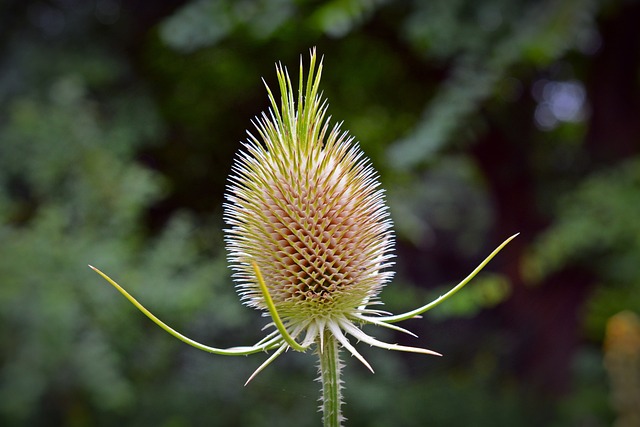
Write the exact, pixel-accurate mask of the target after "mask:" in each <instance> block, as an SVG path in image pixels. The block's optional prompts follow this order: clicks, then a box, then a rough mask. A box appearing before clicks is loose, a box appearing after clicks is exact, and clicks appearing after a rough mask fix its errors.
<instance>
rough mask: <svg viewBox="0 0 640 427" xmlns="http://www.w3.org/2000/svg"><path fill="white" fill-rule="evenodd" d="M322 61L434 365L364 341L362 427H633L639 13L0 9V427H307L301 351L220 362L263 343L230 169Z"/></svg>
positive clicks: (427, 5)
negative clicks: (247, 286) (386, 222)
mask: <svg viewBox="0 0 640 427" xmlns="http://www.w3.org/2000/svg"><path fill="white" fill-rule="evenodd" d="M313 46H316V47H317V49H318V51H319V53H320V54H322V55H324V65H325V72H324V77H323V84H322V87H323V90H324V94H325V96H326V97H328V99H329V103H330V107H329V112H330V114H331V115H332V116H333V117H334V119H332V120H335V121H344V127H345V128H346V129H349V130H350V132H351V134H352V135H354V136H355V138H356V139H357V140H358V141H359V143H360V145H361V147H362V149H363V150H364V151H365V152H366V154H367V155H368V156H369V157H370V158H371V160H372V162H373V164H374V166H375V168H376V169H377V170H378V171H379V173H380V176H381V181H382V183H383V186H384V187H385V188H386V190H387V197H388V202H389V204H390V207H391V214H392V217H393V220H394V223H395V230H396V234H397V258H396V267H395V270H396V277H395V279H394V281H393V283H392V284H391V285H389V286H388V287H387V288H385V290H384V292H383V294H382V298H383V300H384V301H385V302H386V308H387V309H388V310H390V311H393V312H400V311H402V310H407V309H410V308H414V307H415V306H417V305H418V304H420V303H422V302H426V301H428V300H430V299H431V298H433V297H435V296H437V295H439V294H441V293H442V292H444V291H445V290H446V289H448V287H450V286H451V285H452V284H454V283H456V282H457V281H458V280H460V279H461V278H463V277H464V276H466V275H467V274H468V273H469V272H470V271H471V270H472V268H473V267H474V266H475V265H476V264H477V263H478V262H479V261H480V260H482V259H483V258H484V257H485V256H486V255H487V254H488V253H489V252H490V251H491V250H493V248H494V247H495V246H497V245H498V244H499V243H500V242H501V241H502V240H504V239H505V238H506V237H508V236H510V235H512V234H514V233H516V232H520V233H521V234H520V236H519V237H518V238H517V239H516V240H515V241H514V242H512V243H511V244H510V245H509V246H508V247H507V248H506V249H505V250H504V251H503V252H502V253H501V254H500V255H499V256H498V257H497V258H496V259H495V260H494V261H492V262H491V264H490V265H489V266H488V267H487V268H486V270H485V271H484V273H483V274H481V275H480V276H479V277H478V279H477V280H475V281H474V282H473V283H472V284H471V285H469V286H468V287H467V288H465V290H464V291H463V292H461V293H459V294H458V295H456V297H455V298H454V299H453V300H451V301H449V302H447V303H446V304H444V305H442V306H440V307H438V308H437V309H435V310H433V311H432V312H429V313H428V314H427V315H425V317H424V318H423V319H416V320H411V321H409V322H407V323H406V324H405V325H404V326H406V327H408V328H409V329H411V330H413V331H415V332H417V333H418V335H419V339H414V338H412V337H408V336H402V335H397V336H396V334H393V333H391V331H387V330H378V331H375V330H373V329H368V331H369V332H370V333H373V334H374V335H376V336H378V337H381V338H384V339H385V340H389V341H397V342H401V343H403V344H407V345H418V346H426V347H428V348H431V349H434V350H437V351H440V352H442V353H444V355H445V356H444V357H442V358H434V357H426V356H420V355H411V354H399V353H393V352H387V351H383V350H380V349H377V348H369V347H368V346H366V345H359V346H358V348H359V349H360V350H361V351H362V353H363V354H364V355H365V357H367V358H368V360H369V361H370V362H371V363H372V365H373V366H374V368H375V369H376V373H375V374H374V375H372V374H370V373H369V372H368V371H367V370H366V368H364V367H363V366H361V364H359V363H358V362H357V361H356V360H355V359H353V358H351V357H347V356H345V362H346V364H347V367H346V369H345V374H344V375H345V381H346V389H345V398H346V402H347V404H346V406H345V408H344V410H345V415H346V417H347V418H348V419H349V422H348V425H350V426H423V425H430V426H514V425H517V426H541V425H545V426H593V427H597V426H609V425H613V424H614V423H617V424H616V425H619V426H638V425H640V415H639V408H640V405H638V403H640V385H639V384H640V332H639V330H640V326H639V323H640V322H639V320H638V317H637V316H638V313H639V312H640V219H639V217H640V215H639V208H640V3H639V2H636V1H623V0H611V1H604V0H601V1H597V0H564V1H560V0H559V1H553V0H548V1H534V0H483V1H475V0H430V1H419V0H413V1H410V0H405V1H383V0H332V1H308V0H238V1H232V0H191V1H184V0H161V1H144V0H128V1H122V0H46V1H45V0H41V1H35V0H34V1H22V0H3V1H2V2H1V3H0V425H3V426H22V425H29V426H49V425H51V426H53V425H55V426H74V427H75V426H112V425H127V426H150V425H154V426H166V427H182V426H204V425H207V426H257V427H259V426H303V427H304V426H317V425H319V424H320V417H319V414H318V413H317V412H316V410H317V405H318V402H317V399H318V396H319V391H318V387H319V384H318V383H316V382H314V381H313V380H314V379H315V377H316V367H315V364H316V361H315V360H314V357H313V356H312V355H311V354H299V353H294V352H290V353H288V354H286V355H285V356H283V357H281V358H280V359H278V360H277V362H276V363H275V364H274V365H272V366H270V367H269V368H268V369H267V370H266V371H264V372H263V373H261V374H260V375H259V376H258V377H257V378H256V379H255V380H254V381H253V382H252V383H251V384H249V385H248V386H247V387H243V383H244V381H245V380H246V378H247V377H248V376H249V375H250V374H251V372H253V370H254V369H255V368H256V367H257V366H258V365H259V364H260V363H262V361H263V360H264V358H265V357H266V355H260V354H258V355H253V356H250V357H246V358H245V357H241V358H225V357H222V356H213V355H209V354H206V353H203V352H200V351H198V350H195V349H193V348H191V347H188V346H186V345H184V344H182V343H180V342H178V341H177V340H175V339H174V338H172V337H170V336H169V335H167V334H165V333H164V332H163V331H161V330H160V329H159V328H157V327H156V326H155V325H153V324H152V323H151V322H150V321H149V320H148V319H146V318H145V317H144V316H142V315H141V314H140V313H139V312H137V311H136V310H135V308H134V307H132V306H131V305H130V304H129V303H128V302H127V301H126V300H124V299H123V298H122V297H121V296H120V295H119V294H117V292H116V291H115V290H114V289H113V288H111V287H110V286H109V285H108V284H106V283H105V282H104V281H103V280H102V279H101V278H100V277H98V276H97V275H96V274H95V273H93V272H92V271H90V270H89V268H87V264H88V263H91V264H93V265H96V266H98V267H100V268H101V269H103V270H104V271H105V272H107V273H109V274H111V275H112V276H113V277H114V278H115V279H116V280H118V281H120V283H122V284H124V285H125V286H126V287H127V289H129V290H130V291H131V292H132V293H133V294H134V295H135V296H136V297H137V298H139V300H141V301H142V302H143V303H144V304H146V305H147V307H149V308H150V309H152V311H153V312H155V313H156V314H157V315H158V316H159V317H160V318H162V319H164V320H165V321H167V322H168V323H169V324H170V325H172V326H173V327H175V328H176V329H178V330H180V331H183V332H184V333H186V334H187V335H189V336H192V337H194V338H195V339H197V340H199V341H201V342H205V343H210V344H211V345H215V346H219V347H222V346H233V345H241V344H252V343H254V342H256V341H257V340H258V339H259V338H261V336H262V333H261V332H260V328H261V327H262V326H263V325H264V324H265V322H266V320H265V319H264V318H262V317H260V315H259V314H258V313H257V312H255V311H253V310H250V309H248V308H246V307H243V306H242V305H241V304H240V302H239V301H238V298H237V296H236V294H235V291H234V287H233V283H232V281H231V279H230V274H229V271H228V269H227V267H226V261H225V252H224V246H223V234H222V231H221V230H222V228H223V227H224V225H223V221H222V203H223V195H224V189H225V184H226V180H227V175H228V173H229V171H230V165H231V162H232V159H233V156H234V153H235V152H236V151H237V150H238V149H239V148H240V144H241V141H243V140H245V139H246V134H245V131H246V130H247V129H250V128H251V127H252V126H251V123H250V121H251V120H252V119H253V118H254V117H255V116H256V115H258V114H259V113H260V112H262V111H264V110H265V109H266V108H267V107H268V100H267V96H266V91H265V89H264V86H263V82H262V81H261V79H262V78H264V79H265V81H266V83H267V84H270V85H271V86H272V87H273V85H274V83H275V81H276V80H275V69H274V64H275V62H276V61H282V63H283V64H284V65H287V66H289V68H290V69H292V70H294V71H295V73H294V75H295V74H297V67H298V63H299V60H300V55H303V56H304V58H305V60H307V59H308V52H309V48H311V47H313Z"/></svg>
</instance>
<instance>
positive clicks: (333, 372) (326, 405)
mask: <svg viewBox="0 0 640 427" xmlns="http://www.w3.org/2000/svg"><path fill="white" fill-rule="evenodd" d="M317 349H318V350H317V351H318V357H319V359H320V364H319V374H320V378H318V380H319V381H320V382H321V384H322V397H321V401H322V403H321V405H320V409H321V411H322V420H323V425H324V427H340V426H342V421H343V420H344V418H343V417H342V412H341V408H340V407H341V405H342V380H341V379H340V374H341V370H342V362H341V361H340V355H339V347H338V341H337V340H336V338H335V337H334V336H333V334H331V333H329V332H327V331H324V332H323V337H322V340H320V342H319V343H318V347H317Z"/></svg>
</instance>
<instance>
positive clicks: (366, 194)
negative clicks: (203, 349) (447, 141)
mask: <svg viewBox="0 0 640 427" xmlns="http://www.w3.org/2000/svg"><path fill="white" fill-rule="evenodd" d="M315 58H316V56H315V51H312V52H311V65H310V69H309V76H308V78H307V80H306V82H305V81H304V74H303V70H302V63H301V66H300V85H299V93H298V96H297V102H294V87H293V86H292V84H291V80H290V78H289V75H288V72H287V70H286V69H283V67H282V66H277V67H276V68H277V74H278V81H279V83H280V90H281V92H282V96H281V99H282V101H281V103H280V105H278V103H277V102H276V100H275V98H274V97H273V95H272V94H271V91H269V95H270V99H271V104H272V105H271V110H270V112H269V114H264V113H263V114H262V116H261V117H260V118H259V119H257V120H256V121H255V122H254V124H255V127H256V131H257V136H254V135H253V134H252V133H250V132H248V133H249V141H248V142H246V143H245V151H244V152H242V153H240V155H239V156H238V157H237V158H236V160H235V163H234V165H233V169H232V171H233V172H232V176H231V177H230V182H231V184H230V186H229V188H228V194H227V201H228V203H226V204H225V218H226V221H227V223H228V224H229V225H230V228H229V229H227V230H226V232H227V235H226V243H227V249H228V253H229V261H230V264H231V266H232V269H233V270H234V275H233V276H234V278H235V280H236V282H237V284H238V290H239V293H240V295H241V298H242V300H243V302H244V303H246V304H247V305H249V306H251V307H254V308H258V309H263V310H265V309H267V306H266V304H265V301H264V297H263V293H262V292H261V290H260V287H259V284H258V282H257V278H256V274H255V271H254V268H253V266H252V262H255V263H256V264H257V266H258V267H259V269H260V271H261V272H262V275H263V277H264V281H265V284H266V286H267V289H268V292H269V294H270V296H271V298H272V300H273V303H274V306H275V308H276V310H277V312H278V313H279V314H280V316H281V317H282V320H283V322H285V323H288V324H290V325H295V324H299V323H308V322H313V321H319V322H325V321H331V320H332V319H334V318H343V317H345V316H346V317H347V318H348V317H350V316H351V315H352V314H353V313H355V312H357V311H358V310H359V309H361V307H363V306H366V305H369V304H371V303H373V302H375V301H376V299H377V297H378V294H379V292H380V290H381V289H382V287H383V286H384V284H385V283H387V282H388V281H389V280H390V278H391V277H392V274H393V273H392V272H391V271H390V270H388V268H389V267H390V266H391V264H392V263H391V262H390V259H391V258H392V253H391V251H392V248H393V232H392V223H391V219H390V217H389V212H388V208H387V206H386V204H385V201H384V196H383V191H382V189H381V188H380V184H379V182H378V178H377V174H376V172H375V171H374V169H373V168H372V166H371V163H370V162H369V161H368V159H367V158H366V157H364V155H363V152H362V151H361V150H360V148H359V147H358V146H357V144H355V143H354V142H353V138H352V137H350V136H349V135H348V133H347V132H343V131H342V130H341V127H340V124H336V125H334V126H333V127H332V128H331V129H330V130H329V120H330V118H327V117H326V112H327V103H326V101H324V100H323V99H322V97H321V94H319V93H318V87H319V83H320V77H321V73H322V62H320V64H319V65H318V67H317V68H316V62H315ZM267 89H268V88H267Z"/></svg>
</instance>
